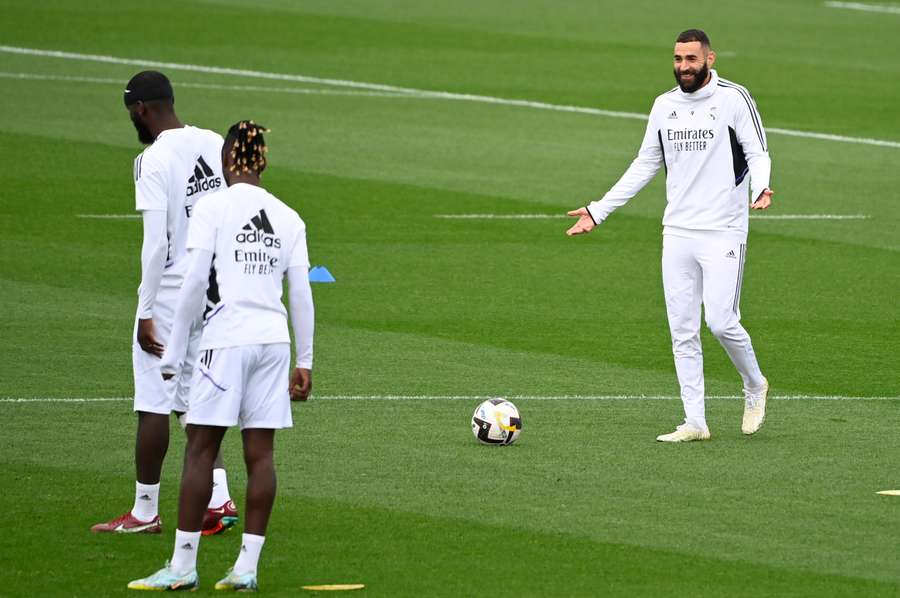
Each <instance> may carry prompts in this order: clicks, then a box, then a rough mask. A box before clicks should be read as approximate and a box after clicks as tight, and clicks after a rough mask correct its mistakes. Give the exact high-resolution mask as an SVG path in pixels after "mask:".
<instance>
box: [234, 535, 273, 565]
mask: <svg viewBox="0 0 900 598" xmlns="http://www.w3.org/2000/svg"><path fill="white" fill-rule="evenodd" d="M265 541H266V537H265V536H256V535H253V534H244V535H243V536H242V538H241V551H240V552H239V553H238V558H237V560H236V561H235V562H234V572H235V573H237V574H239V575H240V574H243V573H256V566H257V565H258V564H259V553H260V552H261V551H262V547H263V543H264V542H265Z"/></svg>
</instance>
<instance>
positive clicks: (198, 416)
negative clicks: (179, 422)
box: [187, 343, 294, 430]
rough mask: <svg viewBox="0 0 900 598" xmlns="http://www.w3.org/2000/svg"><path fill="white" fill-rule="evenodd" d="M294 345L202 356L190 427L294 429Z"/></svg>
mask: <svg viewBox="0 0 900 598" xmlns="http://www.w3.org/2000/svg"><path fill="white" fill-rule="evenodd" d="M290 368H291V345H290V344H289V343H274V344H267V345H240V346H237V347H228V348H225V349H207V350H205V351H200V355H199V356H198V359H197V367H196V368H195V369H194V377H193V380H192V381H191V394H190V400H189V401H188V402H189V404H190V408H189V409H188V412H187V423H189V424H195V425H201V426H220V427H223V428H226V427H231V426H239V427H240V429H241V430H244V429H246V428H264V429H270V430H279V429H282V428H290V427H293V425H294V422H293V419H292V418H291V397H290V395H289V393H288V387H289V386H290Z"/></svg>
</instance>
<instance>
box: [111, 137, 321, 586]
mask: <svg viewBox="0 0 900 598" xmlns="http://www.w3.org/2000/svg"><path fill="white" fill-rule="evenodd" d="M265 132H267V130H266V129H265V127H262V126H261V125H257V124H255V123H254V122H253V121H247V120H242V121H240V122H238V123H236V124H235V125H233V126H232V127H231V128H230V129H229V130H228V134H227V136H226V137H225V142H224V144H223V146H222V166H223V172H224V176H225V181H226V183H227V184H228V188H227V189H225V190H223V191H220V192H218V193H215V194H213V195H211V196H209V197H210V199H204V200H202V201H200V202H198V203H197V204H196V205H195V208H194V215H193V218H192V219H191V227H190V231H189V232H188V241H187V248H188V259H189V261H190V266H189V269H188V274H187V275H186V277H185V281H184V284H183V286H182V290H181V294H180V296H179V299H178V307H177V309H176V312H175V322H174V326H173V329H172V334H171V338H170V342H169V344H168V345H167V346H166V349H165V353H164V354H163V358H162V363H161V365H160V369H161V371H162V375H163V377H164V378H165V377H171V376H173V375H176V374H177V373H178V372H179V370H180V369H181V367H182V364H183V361H184V355H185V351H186V346H187V339H188V332H189V328H190V322H191V320H192V319H193V318H194V316H195V315H199V313H200V312H201V310H202V309H203V304H204V290H206V291H207V292H206V299H207V301H206V302H205V303H206V312H205V314H204V322H205V323H204V328H203V334H202V336H201V338H200V359H199V360H198V361H199V364H198V366H197V367H196V369H195V370H194V377H193V381H192V384H191V394H190V400H189V402H188V404H189V410H188V412H187V416H186V418H187V434H188V442H187V446H186V447H185V460H184V471H183V473H182V476H181V495H180V497H179V503H178V529H177V530H176V532H175V551H174V554H173V556H172V559H171V561H170V562H169V563H167V564H166V566H165V567H164V568H163V569H160V570H159V571H157V572H156V573H155V574H153V575H151V576H150V577H147V578H145V579H138V580H135V581H133V582H131V583H130V584H128V587H129V588H132V589H139V590H167V589H192V588H195V587H196V586H197V585H199V581H198V577H197V549H198V544H199V540H200V529H201V523H202V520H203V507H204V505H205V504H206V502H205V501H207V500H208V498H209V492H210V476H211V475H212V466H213V459H214V458H215V455H216V452H217V451H218V450H219V446H220V444H221V442H222V438H223V437H224V435H225V432H226V431H227V430H228V428H229V427H232V426H238V427H239V428H240V430H241V434H242V436H243V441H244V460H245V462H246V464H247V505H246V523H245V526H244V535H243V538H242V543H241V550H240V552H239V554H238V558H237V561H236V562H235V564H234V567H232V569H231V570H230V571H229V572H228V574H227V575H226V577H225V578H224V579H222V580H220V581H219V582H218V583H217V584H216V589H218V590H242V591H253V590H256V589H257V581H256V570H257V563H258V562H259V554H260V551H261V550H262V545H263V542H264V540H265V533H266V526H267V524H268V521H269V515H270V514H271V512H272V504H273V503H274V501H275V467H274V464H273V458H272V451H273V445H274V439H275V430H278V429H283V428H290V427H291V426H292V419H291V405H290V402H291V400H299V401H305V400H306V399H307V398H309V394H310V391H311V389H312V371H311V370H312V345H313V318H314V310H313V301H312V292H311V290H310V286H309V274H308V272H309V258H308V256H307V249H306V226H305V225H304V223H303V220H301V219H300V216H298V215H297V213H296V212H295V211H294V210H292V209H291V208H289V207H288V206H287V205H285V204H284V203H282V202H281V201H280V200H279V199H278V198H277V197H275V196H274V195H272V194H271V193H269V192H267V191H266V190H265V189H263V188H262V185H261V183H260V175H261V174H262V172H263V171H264V170H265V168H266V151H267V148H266V145H265V139H264V137H263V134H264V133H265ZM285 276H287V279H288V284H289V289H290V290H289V302H288V303H289V306H290V320H291V326H292V327H293V330H294V338H295V340H296V342H297V351H296V353H297V359H296V363H295V368H294V370H293V373H292V374H291V375H290V376H289V370H290V358H291V345H290V342H291V341H290V336H289V334H288V319H287V310H285V308H284V304H283V303H282V299H281V294H282V281H283V279H284V277H285ZM289 379H290V385H289V384H288V383H289Z"/></svg>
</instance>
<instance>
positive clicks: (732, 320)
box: [706, 314, 737, 340]
mask: <svg viewBox="0 0 900 598" xmlns="http://www.w3.org/2000/svg"><path fill="white" fill-rule="evenodd" d="M706 325H707V326H708V327H709V331H710V332H711V333H712V335H713V336H714V337H716V338H717V339H719V340H721V339H723V338H725V337H728V336H730V335H731V334H732V333H733V332H734V331H735V329H736V328H737V318H736V317H735V316H734V314H728V315H726V316H712V315H708V316H707V317H706Z"/></svg>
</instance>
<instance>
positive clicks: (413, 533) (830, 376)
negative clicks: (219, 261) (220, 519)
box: [0, 0, 900, 596]
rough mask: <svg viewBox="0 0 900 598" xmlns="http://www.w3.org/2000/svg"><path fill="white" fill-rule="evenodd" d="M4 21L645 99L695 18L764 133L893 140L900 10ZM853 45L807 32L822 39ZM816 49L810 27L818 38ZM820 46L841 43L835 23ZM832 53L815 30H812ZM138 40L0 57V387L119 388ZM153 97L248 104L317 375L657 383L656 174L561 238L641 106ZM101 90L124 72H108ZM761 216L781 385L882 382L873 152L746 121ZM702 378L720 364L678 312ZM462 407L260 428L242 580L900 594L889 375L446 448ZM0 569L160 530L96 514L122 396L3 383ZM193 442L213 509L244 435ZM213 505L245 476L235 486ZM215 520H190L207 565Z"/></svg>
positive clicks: (204, 13) (82, 564) (763, 309)
mask: <svg viewBox="0 0 900 598" xmlns="http://www.w3.org/2000/svg"><path fill="white" fill-rule="evenodd" d="M0 9H2V10H3V11H4V14H5V15H9V16H10V17H11V18H12V20H13V21H14V22H15V23H16V26H15V27H9V28H6V29H5V30H4V32H3V33H2V34H0V44H3V45H11V46H23V47H34V48H46V49H59V50H65V51H73V52H86V53H99V54H109V55H114V56H121V57H139V58H150V59H156V60H165V61H173V62H184V63H194V64H208V65H217V66H226V67H240V68H248V69H257V70H268V71H273V72H280V73H295V74H305V75H311V76H318V77H333V78H340V79H348V80H357V81H368V82H376V83H385V84H393V85H402V86H408V87H415V88H421V89H430V90H446V91H456V92H463V93H472V94H482V95H490V96H498V97H506V98H521V99H531V100H539V101H545V102H551V103H558V104H575V105H580V106H593V107H599V108H605V109H613V110H624V111H629V112H642V111H645V110H646V109H647V108H648V107H649V105H650V103H651V101H652V98H653V96H654V95H655V94H656V93H659V92H660V91H662V90H664V89H667V88H668V87H670V86H671V85H672V83H671V79H672V77H671V73H670V72H669V68H670V67H669V62H668V60H669V52H670V46H671V39H672V38H673V37H674V35H675V34H676V33H677V32H678V30H679V29H682V28H687V27H691V26H696V25H697V24H698V21H697V20H696V19H697V18H699V16H702V17H703V18H702V19H701V20H702V23H700V25H701V26H702V27H705V28H706V29H707V30H708V31H709V32H710V35H711V36H712V39H713V42H714V44H715V45H716V46H717V48H718V49H719V50H721V51H722V57H721V59H720V63H719V68H720V72H721V73H722V74H723V75H724V76H726V77H728V78H730V79H733V80H737V81H739V82H742V83H744V84H746V85H747V86H748V87H749V88H750V89H751V90H752V91H753V92H754V95H755V97H756V99H757V101H758V103H759V105H760V108H761V111H762V116H763V119H764V121H765V123H766V124H767V125H768V126H770V127H782V128H790V129H797V130H806V131H817V132H823V133H833V134H840V135H850V136H856V137H875V138H880V139H887V140H892V141H900V114H898V113H897V111H896V110H889V109H887V108H885V107H890V106H896V105H898V103H900V86H897V84H896V79H897V74H898V70H900V67H898V65H897V62H896V60H894V59H893V56H894V55H895V54H896V52H895V45H896V43H895V41H894V37H895V32H896V26H897V19H898V18H900V17H896V16H894V15H872V14H866V13H859V12H854V11H840V10H834V9H827V8H824V7H823V6H822V4H821V3H820V2H792V3H775V2H764V3H757V5H755V6H754V10H753V11H750V12H748V11H747V10H746V8H745V7H744V5H741V4H739V3H733V2H725V3H723V2H716V3H712V2H703V3H700V4H697V5H694V6H692V8H691V16H690V18H686V17H685V12H684V7H681V6H677V5H672V6H667V5H665V6H662V5H658V4H657V3H651V2H644V1H639V2H632V3H629V4H628V6H626V7H623V6H622V5H621V4H613V3H593V2H584V1H581V2H568V3H558V2H549V1H546V2H543V1H537V0H529V1H523V2H519V3H516V4H515V6H514V7H511V6H510V4H509V3H504V2H499V1H497V0H488V1H484V0H481V1H479V2H463V3H459V2H457V3H453V4H451V3H440V4H438V3H421V2H411V1H402V2H390V3H389V2H370V1H365V2H363V1H348V2H340V3H335V2H326V1H321V2H320V1H313V0H307V1H304V2H302V3H295V2H287V1H284V0H269V1H265V2H259V3H258V4H257V6H256V7H255V8H254V9H252V10H249V9H248V8H247V7H246V6H245V3H243V2H231V1H227V0H223V1H218V2H213V1H209V2H182V3H172V2H160V3H155V4H154V7H153V8H151V9H148V7H147V6H145V5H142V4H138V3H134V2H122V3H117V4H115V5H110V4H109V3H101V2H93V1H91V2H81V3H77V4H76V3H74V2H64V1H56V2H42V3H31V2H10V1H6V0H0ZM849 39H852V40H854V41H853V52H852V53H846V54H844V53H841V52H835V51H834V50H833V49H832V47H833V46H835V45H836V44H837V45H840V44H838V42H837V40H849ZM842 43H843V42H842ZM844 45H846V44H844ZM841 47H843V45H842V46H841ZM137 68H138V67H132V66H122V65H114V64H102V63H92V62H81V61H70V60H62V59H53V58H40V57H31V56H21V55H13V54H7V53H0V71H2V72H4V73H27V74H31V75H42V76H68V77H94V78H101V79H107V78H108V79H112V80H114V82H113V83H102V82H79V81H71V80H69V81H59V80H22V79H11V78H8V77H7V78H2V79H0V80H2V82H3V83H2V84H3V89H4V93H2V94H0V163H2V164H4V167H3V168H2V169H0V189H2V190H3V191H2V200H0V313H2V314H3V318H2V319H0V338H2V339H3V341H4V342H3V344H2V349H0V352H2V353H0V357H2V359H0V397H12V398H26V397H56V398H63V399H65V398H73V397H127V396H129V395H130V394H131V392H132V388H131V374H130V355H129V350H130V347H129V345H130V341H129V335H130V334H131V331H132V326H133V320H132V318H133V313H134V305H135V300H136V293H135V289H136V287H137V284H138V280H139V274H140V273H139V249H140V235H141V232H140V231H141V229H140V223H139V222H138V221H134V220H131V221H129V220H122V221H98V220H86V219H81V218H78V217H77V216H78V214H95V213H110V214H121V213H129V212H131V211H132V210H133V189H132V183H131V176H130V175H131V161H132V159H133V157H134V155H135V154H136V153H137V152H139V151H140V147H139V145H138V144H137V142H136V140H135V133H134V130H133V129H132V127H131V125H130V123H129V121H128V120H127V114H126V113H125V111H124V109H123V108H122V106H121V96H120V94H121V87H122V84H124V82H125V81H127V79H128V78H129V77H130V75H131V74H133V72H134V71H135V70H137ZM170 75H171V76H172V79H173V82H174V84H175V88H176V94H177V97H178V103H177V106H178V109H179V114H180V115H181V116H182V118H184V119H185V120H187V121H188V122H191V123H193V124H197V125H200V126H205V127H210V128H213V129H216V130H219V131H223V130H224V129H225V128H226V127H227V126H228V125H229V124H230V123H232V122H234V121H235V120H237V119H238V118H244V117H252V118H255V119H256V120H257V121H259V122H263V123H265V124H266V125H268V126H269V127H270V128H272V130H273V131H272V133H271V134H270V135H269V136H268V142H269V146H270V148H271V161H270V163H271V169H270V171H269V172H267V174H266V177H265V182H266V184H267V186H268V187H269V189H270V190H272V191H273V192H274V193H275V194H276V195H278V196H279V197H281V198H282V199H284V200H285V201H287V202H288V203H290V204H291V205H292V206H294V207H295V208H297V210H298V211H299V212H300V213H301V215H302V216H303V218H304V219H305V220H306V222H307V225H308V229H309V245H310V253H311V257H312V261H313V262H314V263H316V264H324V265H326V266H328V268H329V269H330V270H331V271H332V272H333V273H334V274H335V276H336V277H337V279H338V282H337V283H336V284H334V285H316V286H315V287H314V293H315V299H316V308H317V332H316V368H315V391H316V393H317V394H318V395H319V396H320V397H329V396H331V397H334V396H338V395H363V396H371V395H387V394H402V395H427V396H435V395H465V396H474V395H478V396H483V395H507V396H515V395H527V396H558V395H664V396H675V395H677V392H678V389H677V383H676V380H675V375H674V368H673V366H672V358H671V350H670V341H669V338H668V332H667V327H666V321H665V309H664V303H663V298H662V289H661V284H660V267H659V258H660V246H661V243H660V240H661V239H660V229H661V227H660V218H661V214H662V210H663V206H664V202H665V199H664V196H663V186H662V184H661V183H662V180H661V178H662V177H660V178H659V179H658V180H656V181H654V182H653V183H652V184H651V185H650V186H649V187H648V188H647V189H646V190H645V191H644V192H643V193H642V194H641V195H640V196H639V197H637V198H636V199H635V200H634V201H632V202H631V203H630V204H629V205H628V206H626V207H625V208H623V209H622V210H620V211H619V212H617V213H616V214H615V215H614V216H613V217H612V218H610V220H609V221H608V222H607V223H605V224H604V225H603V226H602V227H600V228H599V229H598V230H596V231H595V232H594V233H592V234H591V235H589V236H586V237H583V238H576V239H569V238H566V237H565V236H564V235H563V234H562V233H563V231H564V229H565V227H566V222H565V221H564V220H535V221H529V220H523V221H478V220H466V221H460V220H443V219H438V218H435V217H434V215H436V214H448V213H562V212H564V211H565V210H567V209H571V208H574V207H577V206H579V205H583V204H584V203H585V202H586V201H588V200H589V199H590V198H592V197H595V196H597V195H598V194H600V193H602V192H603V191H604V190H605V189H606V188H607V187H608V186H609V185H611V184H612V183H613V182H614V181H615V180H616V178H617V177H618V176H619V175H620V174H621V172H622V171H623V170H624V168H625V167H626V166H627V165H628V163H629V161H630V160H631V158H632V156H633V154H634V152H635V151H636V148H637V145H638V144H639V140H640V137H641V134H642V132H643V128H644V123H642V122H640V121H637V120H620V119H612V118H606V117H598V116H590V115H584V114H569V113H559V112H552V111H539V110H533V109H527V108H516V107H509V106H502V105H486V104H480V103H472V102H459V101H446V100H440V99H433V98H432V99H424V98H411V97H408V98H397V97H371V96H349V95H345V96H329V95H299V94H290V93H274V92H266V91H254V92H236V91H232V90H215V89H202V88H196V87H189V86H181V87H180V86H179V85H180V84H187V83H207V84H222V85H260V86H265V87H276V88H295V87H308V88H316V89H323V88H326V86H321V85H300V84H290V83H286V82H278V81H259V80H255V79H247V78H239V77H230V78H229V77H224V76H219V75H209V74H200V73H190V72H181V71H172V72H170ZM119 81H121V84H120V83H119ZM769 141H770V146H771V147H770V149H771V154H772V157H773V162H774V168H773V173H774V174H773V187H774V188H775V189H776V191H777V195H776V204H775V206H774V208H773V210H774V211H775V213H802V214H816V213H826V214H865V215H867V216H869V218H868V219H865V220H847V221H766V220H754V221H752V224H751V233H750V241H749V254H748V263H747V268H746V277H745V283H744V287H743V294H742V310H741V311H742V314H743V317H744V323H745V325H746V326H747V328H748V330H749V331H750V333H751V334H752V335H753V339H754V346H755V348H756V351H757V354H758V355H759V357H760V360H761V364H762V366H763V369H764V371H765V372H766V374H767V375H768V377H769V378H770V380H771V382H772V385H773V392H774V393H775V394H776V395H777V396H780V397H783V396H788V395H839V396H851V397H895V398H896V397H897V395H898V394H900V392H898V389H900V368H898V360H897V355H898V341H897V338H898V337H900V317H898V316H900V308H898V304H897V299H896V297H897V289H898V288H900V267H898V266H900V263H898V255H900V253H898V251H900V226H898V223H900V209H898V208H897V204H896V198H897V193H896V176H895V174H894V173H896V172H897V171H898V169H900V150H898V149H896V148H887V147H875V146H871V145H860V144H848V143H836V142H829V141H822V140H815V139H804V138H796V137H788V136H784V135H778V134H775V133H773V134H771V135H770V137H769ZM703 342H704V347H705V349H706V351H705V355H704V359H705V366H706V375H707V390H708V392H709V393H710V394H714V395H734V394H737V393H738V392H739V390H740V388H739V380H738V378H737V375H736V374H735V372H734V370H733V367H732V366H731V364H730V363H729V362H728V360H727V357H726V356H725V354H724V352H723V351H722V350H721V348H720V347H718V346H717V343H716V342H715V340H714V339H713V338H712V337H710V336H709V335H708V334H707V333H706V332H704V336H703ZM477 402H478V401H477V399H471V400H466V399H456V400H412V401H385V400H319V401H313V402H311V403H309V404H306V405H302V406H296V407H295V423H296V428H295V429H294V430H292V431H290V432H286V433H283V434H280V435H279V440H278V453H277V458H278V465H279V483H280V486H279V492H280V494H279V498H278V501H277V504H276V509H275V513H274V515H273V519H272V526H271V528H270V532H269V537H268V540H267V543H266V547H265V549H264V552H263V559H262V564H261V572H260V575H261V577H260V582H261V584H262V587H263V590H264V591H265V592H266V593H267V594H272V595H278V594H283V595H295V594H296V593H297V592H298V588H299V586H301V585H304V584H308V583H328V582H361V583H365V584H367V590H366V591H365V594H366V595H372V596H413V595H416V596H422V595H426V596H461V595H482V594H484V593H486V592H489V591H491V592H493V591H496V592H508V593H511V594H515V595H533V596H553V595H560V596H573V595H582V596H596V595H604V594H608V595H629V596H632V595H647V596H650V595H659V594H662V593H671V594H673V595H684V594H695V595H707V596H721V595H737V596H741V595H748V596H749V595H754V596H760V595H772V596H781V595H809V596H830V595H833V596H845V595H873V596H879V595H884V596H896V595H897V594H898V593H900V565H898V563H897V559H896V555H897V554H898V552H900V542H898V539H897V534H896V525H895V523H896V520H897V515H898V509H900V502H898V500H896V499H891V498H890V497H879V496H876V495H875V494H874V492H875V491H876V490H881V489H886V488H891V487H898V486H900V480H898V478H897V468H896V457H897V454H898V449H900V440H898V437H897V434H896V427H897V405H898V402H897V401H896V400H877V399H871V400H848V401H822V400H775V401H773V404H772V407H771V415H770V418H769V420H768V421H767V423H766V426H765V428H764V429H763V430H762V431H761V432H760V433H759V434H758V435H757V436H755V437H753V438H750V439H748V438H744V437H743V436H742V435H741V434H740V431H739V420H740V405H739V402H738V401H733V400H711V401H709V402H708V406H707V408H708V413H709V422H710V427H711V429H712V433H713V440H712V441H711V442H709V443H704V444H702V445H699V446H694V445H689V446H659V445H657V444H656V443H654V442H653V438H654V437H655V435H656V434H658V433H660V432H664V431H668V430H669V429H670V428H671V426H672V425H673V424H675V423H676V422H677V421H678V420H679V418H680V412H681V408H680V404H679V402H678V401H677V400H615V401H609V400H607V401H590V400H554V401H551V400H538V399H522V400H517V404H518V405H519V407H520V409H521V411H522V413H523V417H524V420H525V431H524V432H523V435H522V437H521V439H520V440H519V442H518V443H517V444H516V445H514V446H512V447H509V448H508V449H501V450H492V449H490V448H486V447H481V446H479V445H477V444H476V443H475V442H474V440H473V439H472V438H471V434H470V432H469V430H468V418H469V417H470V415H471V412H472V410H473V409H474V407H475V405H476V404H477ZM0 415H2V421H3V422H4V423H3V425H2V428H0V432H2V434H0V439H2V440H0V447H2V455H3V459H2V462H0V474H2V479H3V480H4V484H3V491H2V492H0V512H2V513H3V514H4V516H5V518H6V520H7V522H8V525H7V531H6V533H5V534H3V535H2V536H0V552H2V554H3V555H4V560H3V565H4V566H3V567H2V569H0V594H3V595H23V596H25V595H79V596H80V595H84V596H96V595H121V594H122V593H123V589H124V584H125V583H126V582H127V581H128V580H129V579H132V578H134V577H138V576H141V575H143V574H145V573H148V572H150V571H152V570H153V569H154V568H155V567H157V566H159V565H160V564H161V563H162V561H163V560H164V559H165V558H167V557H168V555H169V553H170V549H171V541H172V536H173V529H174V527H173V525H172V524H173V523H174V521H175V501H176V487H177V480H178V476H179V474H180V462H181V451H182V449H183V440H182V439H181V435H180V434H179V433H177V432H176V433H174V434H173V442H172V447H171V449H170V456H169V459H168V461H167V463H166V469H165V473H164V479H163V493H162V516H163V519H164V521H165V522H166V530H165V533H164V534H163V535H162V536H161V537H135V538H118V537H114V538H109V537H95V536H91V535H90V534H89V533H87V529H88V528H89V526H90V525H91V524H92V523H95V522H96V521H99V520H101V519H104V518H108V517H110V516H113V515H116V514H118V513H119V512H121V511H123V510H124V509H125V508H127V505H128V504H129V503H130V497H131V488H132V484H133V473H132V472H133V466H132V453H133V437H134V417H133V415H132V413H131V411H130V404H129V403H128V402H127V401H111V402H102V403H58V402H57V403H40V402H39V403H10V402H3V403H0ZM236 436H237V435H236V434H235V433H234V432H231V433H230V434H229V437H228V438H227V440H226V453H227V459H228V462H229V463H230V464H231V465H232V467H231V471H230V478H231V488H232V492H233V494H234V495H235V497H236V498H237V499H242V497H243V494H244V490H243V487H242V486H243V483H244V475H243V472H242V471H240V465H239V464H240V462H241V461H240V455H239V443H238V442H237V440H236ZM239 502H240V500H239ZM237 537H238V536H237V533H232V534H231V535H226V536H225V537H222V538H211V539H206V540H204V541H203V543H202V549H201V551H200V567H201V570H200V572H201V578H202V580H203V584H204V587H208V586H209V585H210V584H211V583H212V582H213V581H214V580H215V579H216V578H217V577H216V576H217V575H219V574H220V573H222V572H223V571H224V569H225V568H226V567H227V566H228V565H229V564H230V562H231V560H232V558H233V556H234V553H235V551H236V549H237V541H238V540H237Z"/></svg>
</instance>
